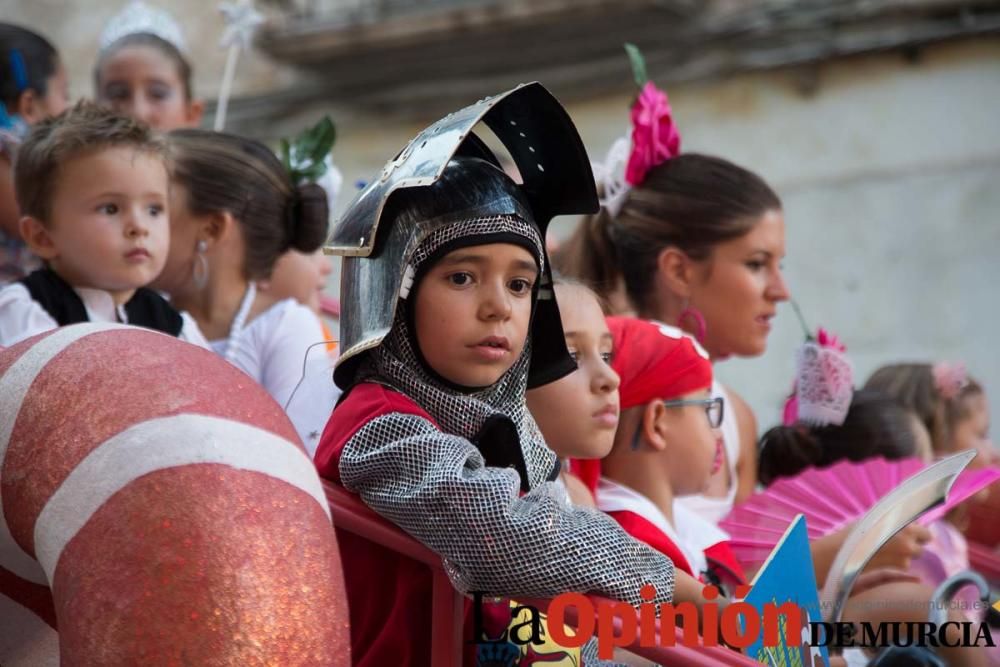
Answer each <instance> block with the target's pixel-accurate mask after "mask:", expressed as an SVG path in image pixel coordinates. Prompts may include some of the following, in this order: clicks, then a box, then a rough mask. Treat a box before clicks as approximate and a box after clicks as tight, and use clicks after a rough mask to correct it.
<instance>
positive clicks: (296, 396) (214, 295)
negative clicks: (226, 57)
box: [155, 130, 338, 454]
mask: <svg viewBox="0 0 1000 667" xmlns="http://www.w3.org/2000/svg"><path fill="white" fill-rule="evenodd" d="M168 145H169V150H170V153H171V158H172V160H171V162H172V167H171V179H172V190H171V209H170V211H171V215H170V226H171V233H172V236H171V246H170V253H169V256H168V259H167V266H166V268H165V269H164V271H163V273H162V274H161V276H160V278H159V279H158V280H157V282H156V283H155V286H156V287H157V288H158V289H162V290H164V291H166V292H167V293H169V294H170V296H171V299H172V301H173V303H174V304H175V305H176V306H177V307H179V308H182V309H184V310H187V311H188V312H190V313H191V314H192V315H193V316H194V318H195V319H196V320H197V321H198V324H199V326H201V328H202V331H204V333H205V336H206V338H208V340H209V342H210V344H211V346H212V349H214V350H215V351H216V352H217V353H218V354H220V355H222V356H223V357H225V358H226V359H227V360H229V361H230V362H231V363H233V364H235V365H236V366H237V367H239V368H240V369H242V370H243V371H244V372H246V373H247V374H248V375H249V376H250V377H252V378H253V379H254V380H256V381H257V382H259V383H261V384H262V385H263V386H264V388H265V389H267V391H268V393H269V394H271V396H272V397H273V398H274V399H275V400H276V401H277V402H278V403H279V404H280V405H281V406H282V407H284V408H285V410H286V411H287V412H288V413H289V416H290V417H291V419H292V422H293V424H294V425H295V427H296V429H297V430H298V432H299V435H300V436H301V438H302V440H303V443H304V444H305V445H306V448H307V450H309V452H310V454H311V453H312V452H313V451H314V450H315V447H316V444H317V443H318V442H319V436H320V434H321V432H322V430H323V427H324V425H325V424H326V420H327V418H328V417H329V416H330V412H331V411H332V409H333V406H334V403H335V402H336V399H337V396H338V390H337V388H336V386H335V385H334V383H333V379H332V366H333V359H332V357H331V356H330V355H329V354H327V351H326V345H325V343H326V337H325V336H324V334H323V331H322V329H321V327H320V322H319V320H318V319H317V317H316V315H315V313H313V312H312V311H311V310H310V309H309V308H307V307H305V306H303V305H302V304H300V303H299V302H297V301H296V300H295V299H291V298H284V299H279V298H277V297H275V296H274V295H272V294H268V293H263V292H259V291H258V290H257V284H256V283H257V281H258V280H265V279H267V278H268V277H270V275H271V271H272V269H273V268H274V265H275V263H276V262H277V260H278V258H279V257H280V256H281V255H282V254H283V253H285V252H286V251H288V250H290V249H294V250H298V251H300V252H304V253H310V252H314V251H315V250H316V249H318V248H319V247H320V245H322V243H323V241H324V239H325V237H326V232H327V215H328V210H327V199H326V193H325V192H324V191H323V190H322V188H320V187H319V186H317V185H315V184H306V185H301V186H297V187H296V186H294V185H293V184H292V181H291V178H290V176H289V174H288V173H287V171H286V170H285V168H284V167H283V166H282V164H281V162H280V161H279V160H278V159H277V158H276V157H275V156H274V154H273V153H272V152H271V151H270V150H269V149H268V148H267V147H266V146H264V145H263V144H261V143H260V142H257V141H254V140H251V139H246V138H243V137H237V136H235V135H229V134H223V133H218V132H209V131H204V130H178V131H175V132H173V133H171V134H170V135H169V137H168Z"/></svg>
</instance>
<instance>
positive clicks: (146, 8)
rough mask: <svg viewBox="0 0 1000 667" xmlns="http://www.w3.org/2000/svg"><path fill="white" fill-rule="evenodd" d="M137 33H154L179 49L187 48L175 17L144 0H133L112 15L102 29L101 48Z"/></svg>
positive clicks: (102, 49)
mask: <svg viewBox="0 0 1000 667" xmlns="http://www.w3.org/2000/svg"><path fill="white" fill-rule="evenodd" d="M137 34H147V35H154V36H156V37H159V38H160V39H162V40H163V41H165V42H169V43H170V44H172V45H173V46H175V47H176V48H177V50H178V51H181V52H184V51H186V50H187V45H186V44H185V42H184V33H183V32H181V27H180V25H179V24H178V23H177V21H175V20H174V17H173V16H171V15H170V13H169V12H167V11H166V10H164V9H160V8H159V7H153V6H151V5H148V4H146V3H145V2H142V0H133V1H132V2H130V3H128V5H126V6H125V8H124V9H122V10H121V11H120V12H118V13H117V14H115V15H114V16H112V17H111V19H110V20H109V21H108V22H107V24H106V25H105V26H104V30H102V31H101V38H100V42H99V44H100V49H101V51H104V50H105V49H107V48H108V47H109V46H111V45H112V44H114V43H115V42H117V41H118V40H120V39H122V38H123V37H128V36H129V35H137Z"/></svg>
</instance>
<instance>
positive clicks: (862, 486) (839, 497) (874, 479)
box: [719, 458, 1000, 568]
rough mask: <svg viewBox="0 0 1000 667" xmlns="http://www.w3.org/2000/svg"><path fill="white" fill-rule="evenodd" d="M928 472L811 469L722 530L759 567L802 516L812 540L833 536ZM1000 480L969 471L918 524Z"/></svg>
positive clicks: (759, 497) (879, 463)
mask: <svg viewBox="0 0 1000 667" xmlns="http://www.w3.org/2000/svg"><path fill="white" fill-rule="evenodd" d="M924 467H926V464H925V463H923V462H922V461H920V460H919V459H902V460H898V461H887V460H886V459H883V458H876V459H869V460H867V461H861V462H854V461H841V462H840V463H835V464H834V465H832V466H830V467H828V468H809V469H808V470H806V471H804V472H802V473H800V474H799V475H796V476H795V477H785V478H782V479H779V480H777V481H776V482H774V483H773V484H771V486H769V487H768V488H767V489H765V490H764V491H761V492H760V493H756V494H754V495H753V496H751V497H750V498H749V499H747V500H746V501H745V502H743V503H741V504H740V505H739V506H737V507H735V508H733V511H732V512H730V513H729V516H727V517H726V518H725V519H723V520H722V521H721V522H720V523H719V526H720V527H721V528H722V529H723V530H725V531H726V532H728V533H729V535H730V537H731V543H730V544H731V547H732V549H733V552H734V553H735V555H736V557H737V558H738V559H739V560H740V562H741V563H742V564H743V565H744V566H747V567H751V568H752V567H755V566H757V565H760V564H761V563H763V562H764V560H765V559H766V558H767V556H768V554H770V553H771V550H772V549H773V548H774V545H775V544H777V543H778V540H780V539H781V536H782V535H784V533H785V530H786V529H787V528H788V525H789V524H790V523H791V522H792V520H793V519H794V518H795V517H796V516H797V515H798V514H804V515H805V517H806V524H807V526H808V531H809V539H810V540H814V539H816V538H818V537H823V536H824V535H829V534H830V533H833V532H835V531H837V530H839V529H841V528H843V527H844V526H846V525H847V524H849V523H852V522H854V521H856V520H857V519H859V518H861V516H862V515H864V513H865V512H867V511H868V510H869V509H870V508H871V507H872V506H873V505H874V504H875V503H876V502H877V501H878V500H880V499H881V498H882V497H883V496H885V495H886V494H887V493H889V492H890V491H892V490H893V489H894V488H896V487H897V486H898V485H899V484H900V483H901V482H903V481H904V480H905V479H907V478H908V477H910V476H912V475H913V474H915V473H917V472H918V471H920V470H922V469H923V468H924ZM998 479H1000V468H994V467H990V468H980V469H977V470H966V471H965V472H963V473H962V474H960V475H959V476H958V479H957V480H955V483H954V485H952V487H951V491H950V492H949V494H948V499H947V500H946V501H945V502H944V503H943V504H941V505H939V506H938V507H935V508H934V509H932V510H931V511H929V512H927V513H926V514H924V515H923V516H922V517H920V519H919V520H918V521H919V522H920V523H922V524H927V523H929V522H931V521H934V520H935V519H939V518H940V517H942V516H944V515H945V514H946V513H947V512H948V511H949V510H950V509H952V508H953V507H955V506H956V505H958V504H959V503H961V502H962V501H964V500H967V499H968V498H969V497H971V496H972V495H974V494H976V493H977V492H979V491H981V490H982V489H984V488H986V487H987V486H989V485H990V484H992V483H993V482H995V481H997V480H998Z"/></svg>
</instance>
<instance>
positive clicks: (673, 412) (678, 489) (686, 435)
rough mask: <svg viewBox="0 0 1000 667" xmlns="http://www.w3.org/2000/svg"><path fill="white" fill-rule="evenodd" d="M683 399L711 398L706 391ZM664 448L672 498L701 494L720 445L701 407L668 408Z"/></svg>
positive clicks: (718, 438)
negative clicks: (672, 491)
mask: <svg viewBox="0 0 1000 667" xmlns="http://www.w3.org/2000/svg"><path fill="white" fill-rule="evenodd" d="M681 398H682V399H689V400H690V399H707V398H710V394H709V392H708V390H707V389H706V390H702V391H696V392H692V393H690V394H686V395H685V396H682V397H681ZM664 419H666V420H667V421H666V426H667V428H666V432H667V433H668V436H667V440H668V442H667V446H666V448H665V449H664V455H665V456H669V457H670V459H671V463H670V470H671V485H672V486H673V490H674V495H677V496H684V495H691V494H695V493H701V492H703V491H704V490H705V488H706V487H707V486H708V483H709V480H710V478H711V476H712V472H713V470H714V468H715V464H716V460H717V459H718V457H719V454H720V448H721V446H722V444H721V440H720V437H719V433H718V431H717V430H716V429H714V428H712V426H711V424H710V423H709V420H708V415H707V414H706V411H705V407H704V406H701V405H685V406H683V407H668V408H666V411H665V413H664Z"/></svg>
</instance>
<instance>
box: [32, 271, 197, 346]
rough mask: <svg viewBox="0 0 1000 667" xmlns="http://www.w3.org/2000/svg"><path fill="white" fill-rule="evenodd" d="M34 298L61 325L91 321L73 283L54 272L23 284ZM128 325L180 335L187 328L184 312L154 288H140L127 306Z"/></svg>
mask: <svg viewBox="0 0 1000 667" xmlns="http://www.w3.org/2000/svg"><path fill="white" fill-rule="evenodd" d="M18 282H20V283H21V284H22V285H24V286H25V287H26V288H27V289H28V293H29V294H31V298H32V299H34V301H35V302H36V303H37V304H38V305H40V306H41V307H42V308H44V309H45V310H46V311H47V312H48V314H49V315H51V316H52V319H54V320H55V321H56V322H57V323H58V324H59V326H66V325H67V324H76V323H78V322H88V321H89V320H90V318H88V317H87V308H86V307H85V306H84V305H83V300H82V299H81V298H80V295H79V294H77V293H76V292H75V291H74V290H73V288H72V287H70V286H69V284H68V283H67V282H66V281H65V280H63V279H62V278H60V277H59V276H58V275H57V274H56V273H55V271H53V270H51V269H38V270H37V271H32V272H31V273H30V274H29V275H28V276H26V277H25V278H22V279H21V280H20V281H18ZM125 314H126V315H127V316H128V323H129V324H132V325H135V326H139V327H145V328H147V329H155V330H156V331H162V332H163V333H167V334H170V335H171V336H178V335H180V333H181V328H182V327H183V326H184V320H183V319H182V318H181V315H180V313H178V312H177V311H176V310H174V307H173V306H171V305H170V304H169V303H168V302H167V300H166V299H164V298H163V297H162V296H160V295H159V294H157V293H156V292H155V291H153V290H151V289H147V288H145V287H140V288H139V289H137V290H136V291H135V294H134V295H132V298H131V299H129V300H128V302H127V303H126V304H125Z"/></svg>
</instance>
